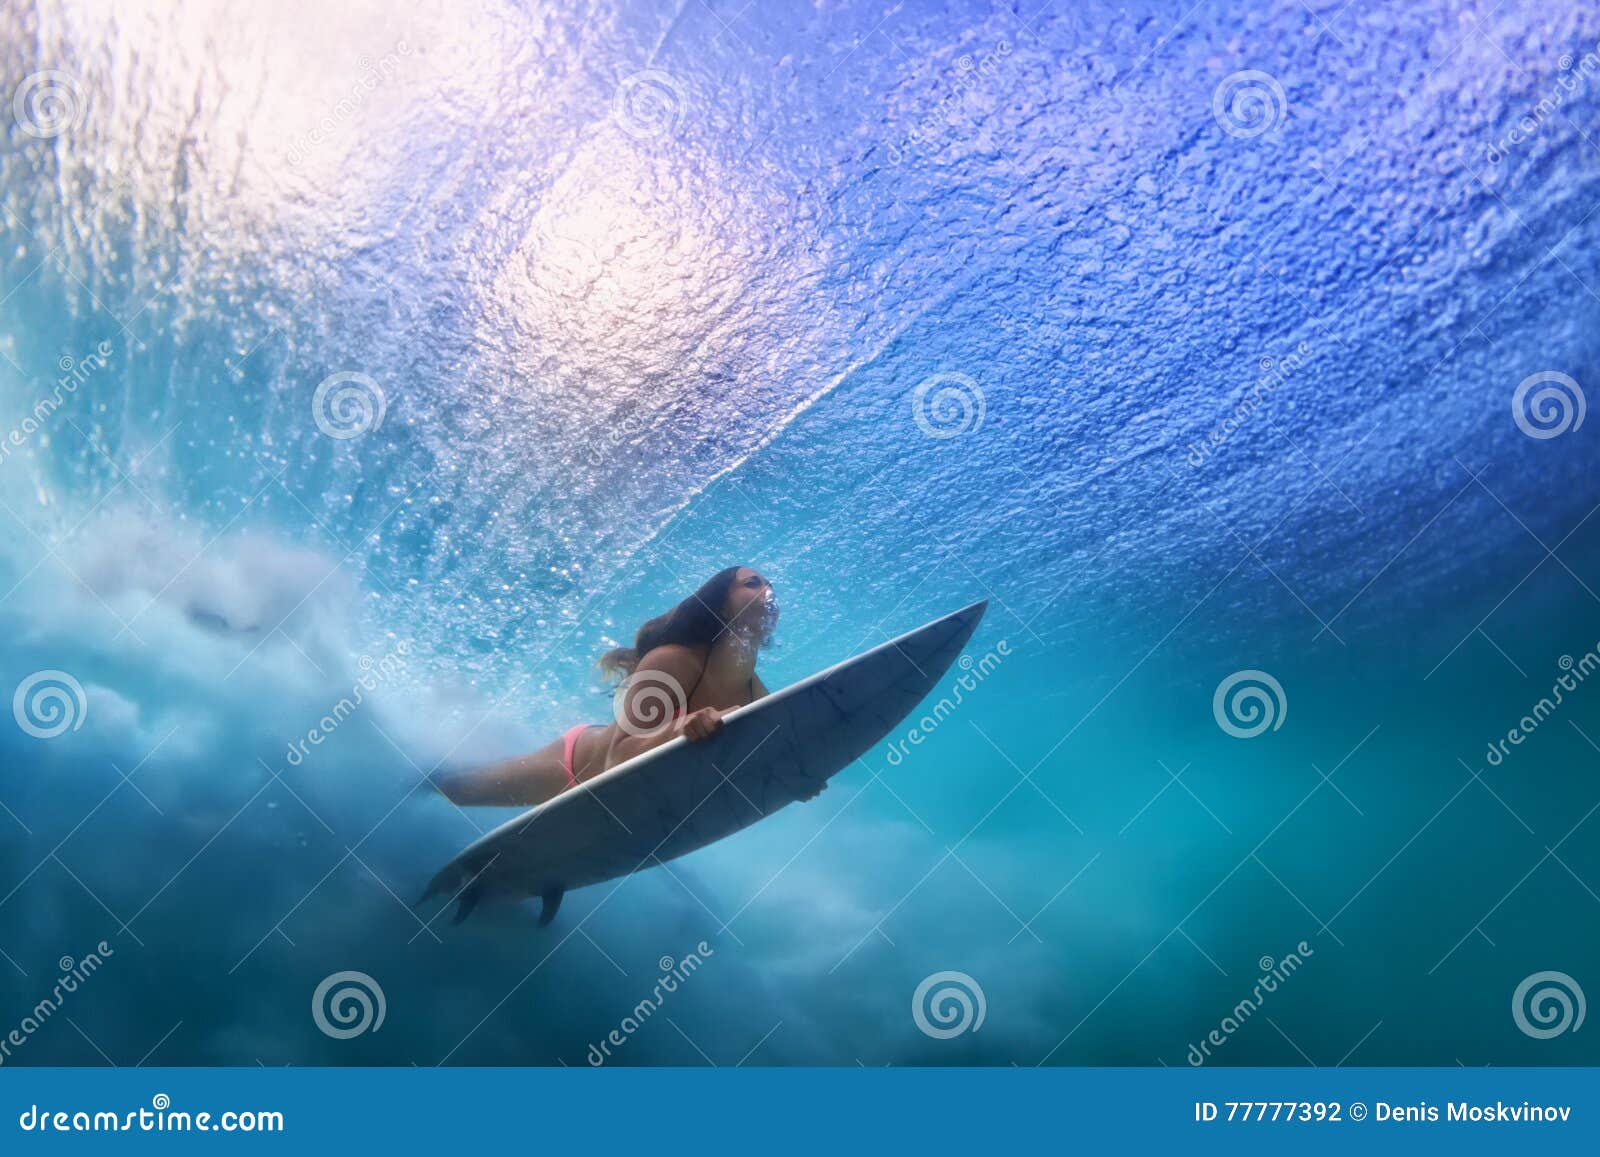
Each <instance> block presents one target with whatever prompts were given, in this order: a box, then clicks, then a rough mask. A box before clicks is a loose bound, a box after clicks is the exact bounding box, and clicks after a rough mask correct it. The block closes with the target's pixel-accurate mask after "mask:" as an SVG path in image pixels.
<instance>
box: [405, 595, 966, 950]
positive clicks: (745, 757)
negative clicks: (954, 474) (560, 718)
mask: <svg viewBox="0 0 1600 1157" xmlns="http://www.w3.org/2000/svg"><path fill="white" fill-rule="evenodd" d="M987 605H988V604H987V603H974V604H973V605H972V606H969V607H965V608H963V609H962V610H959V611H956V612H955V613H954V614H951V615H946V616H945V617H944V618H941V619H935V620H934V621H933V622H931V623H928V624H927V625H926V626H922V627H918V628H917V629H916V630H914V631H910V632H908V633H907V634H904V635H901V636H900V637H899V638H897V639H891V640H890V641H889V642H887V643H883V644H881V645H880V646H877V647H874V648H872V649H871V650H870V651H864V652H862V653H861V654H859V655H857V656H856V657H855V658H853V659H846V660H845V661H844V662H842V663H840V664H838V665H837V666H833V667H830V668H828V669H827V670H826V671H821V672H818V673H817V674H815V675H812V676H811V677H810V678H808V679H802V680H801V681H800V682H798V683H795V684H793V685H791V686H789V687H785V688H783V690H781V691H775V692H773V693H772V694H770V695H768V696H766V697H765V698H762V699H758V700H757V701H756V702H754V703H751V704H748V705H747V706H744V707H739V708H736V709H734V710H732V711H730V712H728V713H727V715H725V716H724V717H723V725H722V728H721V729H720V730H719V731H718V732H717V733H716V734H714V735H712V736H711V737H710V738H708V739H704V740H701V741H700V742H698V743H691V742H690V741H689V740H687V739H683V738H678V739H672V740H669V741H668V742H666V743H663V744H662V745H661V746H660V747H657V748H653V749H652V750H650V751H647V752H645V753H644V754H642V755H638V756H635V757H634V758H633V759H630V760H628V761H627V762H626V763H621V764H618V765H617V766H616V767H613V768H611V769H610V770H609V771H605V772H602V773H601V774H599V775H597V776H595V777H594V778H593V779H589V780H585V781H584V782H583V783H580V784H579V785H578V786H577V787H574V788H569V789H568V790H567V791H564V792H562V793H561V794H560V795H558V796H556V797H555V798H554V799H552V800H549V801H547V802H545V803H543V804H540V805H539V806H538V807H536V808H533V809H532V810H530V811H527V812H524V813H523V814H522V815H520V816H517V817H516V818H515V819H512V820H509V821H508V822H506V823H504V824H502V825H501V826H500V827H498V828H496V829H495V830H494V831H492V832H490V833H488V834H487V835H485V836H483V837H482V838H481V839H479V840H477V841H476V842H475V843H473V844H472V845H471V846H469V847H468V848H467V849H466V850H465V851H463V852H462V853H461V854H460V855H458V856H457V857H456V858H455V859H453V860H451V861H450V863H448V864H446V865H445V866H444V868H443V869H441V870H440V872H439V873H438V874H437V875H436V876H435V877H434V879H433V882H432V883H431V884H430V885H429V887H428V891H427V893H426V894H425V895H424V896H423V899H424V900H426V899H428V898H429V897H431V896H436V895H445V896H449V897H452V898H454V899H456V900H457V901H458V902H459V905H460V906H459V908H458V909H457V912H456V917H455V919H456V921H457V922H460V921H461V920H463V919H465V918H466V915H467V914H468V913H469V912H470V911H471V910H472V909H473V908H474V907H475V906H476V905H477V904H478V903H479V902H481V901H484V900H491V899H507V900H520V899H526V898H529V897H532V896H539V897H542V898H543V900H544V911H543V913H542V915H541V917H540V923H541V924H547V923H549V922H550V920H551V919H552V918H553V917H554V915H555V910H556V908H557V906H558V905H559V904H560V903H561V897H562V895H563V894H564V893H565V892H566V891H567V890H568V889H571V888H582V887H585V886H587V885H589V884H598V883H601V882H603V881H606V880H611V879H615V878H617V877H618V876H626V875H628V874H630V873H632V872H637V871H640V870H642V869H644V868H648V867H651V866H653V865H655V864H657V863H659V862H662V861H666V860H670V859H672V858H673V857H675V856H681V855H684V854H686V853H688V852H692V851H695V850H696V849H698V848H703V847H705V846H706V845H707V844H710V843H713V842H715V841H717V840H720V839H722V838H723V837H725V836H730V835H732V834H733V833H734V832H737V831H739V830H741V829H743V828H746V827H748V826H750V825H751V824H753V823H755V822H756V821H757V820H760V819H764V818H765V817H767V816H770V815H772V814H773V813H774V812H776V811H778V810H779V809H780V808H783V807H785V806H787V805H788V804H791V803H793V802H795V801H796V800H798V799H801V798H804V797H805V796H808V795H810V794H812V793H813V792H814V791H816V790H817V789H818V788H819V786H820V785H821V784H822V783H823V782H824V781H826V780H827V779H828V778H829V777H830V776H833V775H835V774H837V773H838V772H840V771H842V770H843V769H844V768H846V767H848V766H850V765H851V764H852V763H854V762H855V761H856V760H857V759H858V758H860V756H862V755H863V754H865V753H866V751H867V750H868V749H869V748H871V747H872V745H873V744H875V743H877V742H878V741H879V740H881V739H883V738H884V736H886V735H888V734H889V732H890V731H892V730H893V729H894V727H895V726H896V725H897V724H899V722H900V721H901V720H902V719H904V718H905V717H906V716H907V715H908V714H910V713H911V711H912V709H913V708H915V707H916V706H917V704H918V703H920V702H921V701H922V699H923V697H924V696H925V695H927V693H928V692H929V691H931V690H932V689H933V687H934V685H935V684H936V683H938V681H939V680H940V679H941V678H942V677H943V676H944V673H945V671H947V670H948V669H949V667H950V664H951V663H953V662H954V661H955V658H956V656H957V655H958V654H960V652H961V648H962V647H964V646H966V643H967V640H968V639H970V638H971V637H972V632H973V631H974V630H976V629H977V626H978V621H979V620H980V619H981V618H982V617H983V612H984V609H985V608H986V607H987Z"/></svg>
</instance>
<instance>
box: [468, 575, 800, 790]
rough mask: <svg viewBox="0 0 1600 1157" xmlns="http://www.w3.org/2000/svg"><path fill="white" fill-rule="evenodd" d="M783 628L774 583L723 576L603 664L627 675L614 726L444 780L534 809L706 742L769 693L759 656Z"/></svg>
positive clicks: (572, 733)
mask: <svg viewBox="0 0 1600 1157" xmlns="http://www.w3.org/2000/svg"><path fill="white" fill-rule="evenodd" d="M777 622H778V604H777V602H776V601H775V600H774V599H773V597H772V586H771V584H769V583H768V582H767V580H766V579H764V578H762V577H761V575H759V574H757V573H756V572H755V571H754V570H752V569H751V568H749V567H747V566H731V567H729V568H728V569H727V570H724V571H719V572H717V573H716V574H715V575H713V576H712V577H711V578H710V579H709V580H708V581H707V582H706V583H705V585H703V586H702V587H701V588H700V589H699V590H697V591H695V592H694V594H692V595H690V596H689V597H688V598H686V599H684V600H683V601H682V602H681V603H679V604H678V605H677V606H675V607H673V608H672V609H671V610H670V611H668V612H667V613H666V614H664V615H659V616H657V617H656V618H653V619H651V620H650V621H649V622H647V623H646V624H645V625H644V626H642V627H640V628H639V631H638V634H636V635H635V636H634V640H633V646H632V647H619V648H617V649H616V650H614V651H608V652H606V653H605V654H604V655H602V656H601V657H600V667H601V669H602V670H603V671H606V672H608V673H612V672H615V673H620V674H621V675H623V676H624V678H623V681H622V684H621V686H620V687H618V688H617V694H616V698H615V700H614V701H613V705H614V714H615V719H614V720H613V722H611V723H604V724H601V723H595V724H583V723H580V724H579V725H578V726H576V727H574V728H572V729H571V730H569V731H568V732H567V733H566V734H565V735H563V736H562V737H561V738H560V739H556V740H553V741H552V742H550V743H547V744H546V745H545V746H544V747H541V748H540V749H539V750H538V751H535V752H534V753H533V754H531V755H523V756H519V757H517V758H516V759H507V760H503V761H502V762H500V763H495V764H491V765H489V766H488V767H482V768H476V769H474V770H472V771H466V772H455V773H451V774H448V775H445V776H442V777H440V779H439V789H440V790H441V791H442V792H444V794H445V795H446V796H448V797H449V798H450V799H451V800H453V801H455V802H456V803H458V804H501V805H514V806H521V807H528V806H532V805H533V804H539V803H543V802H544V801H545V800H547V799H550V798H551V797H552V796H556V795H559V794H560V793H561V792H563V791H566V790H567V789H568V788H569V787H574V786H576V785H577V784H579V783H582V782H583V781H584V780H586V779H590V778H592V777H594V776H596V775H599V774H600V773H601V772H602V771H605V770H606V769H607V768H611V767H615V766H616V765H617V764H619V763H622V762H623V761H625V760H628V759H632V758H633V757H634V756H636V755H638V754H640V753H641V752H645V751H649V750H650V749H651V748H653V747H659V746H660V745H661V744H663V743H665V742H667V740H669V739H673V738H675V737H677V736H679V735H682V736H684V737H685V738H687V739H689V740H692V741H694V742H698V741H700V740H702V739H705V738H706V737H707V736H709V735H712V734H715V732H716V731H717V729H718V728H720V727H721V726H722V714H723V712H725V711H731V710H732V709H733V708H735V707H743V706H744V705H745V704H746V703H751V702H753V701H755V700H757V699H759V698H761V697H762V696H763V695H765V694H766V693H767V689H766V687H765V686H764V685H763V684H762V682H761V679H760V677H759V676H757V675H756V653H757V652H758V651H759V650H760V649H761V648H762V647H763V646H764V645H765V644H766V642H767V640H768V639H769V638H770V637H771V635H772V629H773V627H775V626H776V625H777Z"/></svg>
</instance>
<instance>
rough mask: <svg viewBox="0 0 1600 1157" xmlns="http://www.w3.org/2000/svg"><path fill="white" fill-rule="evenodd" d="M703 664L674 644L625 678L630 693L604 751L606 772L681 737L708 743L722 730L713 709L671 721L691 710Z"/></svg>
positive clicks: (652, 654) (624, 697) (619, 709)
mask: <svg viewBox="0 0 1600 1157" xmlns="http://www.w3.org/2000/svg"><path fill="white" fill-rule="evenodd" d="M704 666H705V665H704V663H703V662H702V661H701V659H700V657H699V656H698V655H696V654H695V653H694V652H693V651H692V650H690V649H689V648H688V647H680V646H677V645H676V644H673V645H669V646H665V647H657V648H655V649H654V650H653V651H651V652H650V653H649V654H647V655H646V656H645V657H644V658H643V659H641V660H640V661H639V665H638V666H637V667H636V668H634V671H633V674H631V675H629V676H628V678H627V679H626V680H624V686H625V687H626V691H625V692H624V694H623V695H622V697H621V698H622V701H621V703H620V704H619V705H618V707H617V712H616V726H614V727H613V728H612V731H611V747H610V748H609V749H608V750H607V751H606V764H605V765H606V767H607V768H608V769H609V768H613V767H615V766H617V764H619V763H623V762H625V761H626V760H629V759H632V758H633V757H634V756H636V755H642V754H643V753H644V752H646V751H649V750H651V749H652V748H656V747H660V746H661V745H662V744H663V743H665V742H666V741H667V740H669V739H674V738H676V737H677V736H678V735H680V734H686V735H688V736H689V738H691V739H704V738H705V737H706V736H707V735H709V734H711V732H713V731H715V730H716V729H717V727H718V726H720V724H721V722H722V715H721V713H720V712H718V711H716V710H714V709H713V708H710V707H706V708H702V709H701V710H699V711H694V712H690V713H689V714H688V715H684V716H679V717H678V718H673V716H674V714H675V713H676V712H678V711H679V710H684V709H687V708H688V706H689V694H690V691H691V689H692V688H693V687H694V686H695V685H696V684H697V683H699V681H700V676H701V674H702V672H703V671H704Z"/></svg>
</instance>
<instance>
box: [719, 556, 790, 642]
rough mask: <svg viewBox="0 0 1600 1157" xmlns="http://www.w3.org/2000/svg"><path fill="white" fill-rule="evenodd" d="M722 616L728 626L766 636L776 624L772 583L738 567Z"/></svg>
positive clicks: (776, 613) (754, 572)
mask: <svg viewBox="0 0 1600 1157" xmlns="http://www.w3.org/2000/svg"><path fill="white" fill-rule="evenodd" d="M722 617H723V619H724V620H726V622H727V623H728V625H729V626H730V627H734V628H735V629H737V630H739V631H741V632H748V633H749V634H752V635H754V636H756V637H757V638H760V639H766V638H767V637H768V636H769V635H771V634H772V630H773V628H774V627H776V626H777V625H778V600H777V599H775V598H774V597H773V595H772V584H771V583H769V582H767V580H766V579H764V578H762V577H761V574H760V572H758V571H755V570H752V569H751V568H750V567H747V566H742V567H740V568H739V573H738V574H736V575H734V576H733V586H731V587H729V588H728V601H727V602H726V603H724V604H723V608H722Z"/></svg>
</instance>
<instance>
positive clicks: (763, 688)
mask: <svg viewBox="0 0 1600 1157" xmlns="http://www.w3.org/2000/svg"><path fill="white" fill-rule="evenodd" d="M750 690H752V691H754V692H755V699H752V700H750V702H752V703H754V702H755V701H756V699H765V698H766V697H767V696H768V695H771V694H772V692H771V691H768V690H767V685H766V684H765V683H763V682H762V681H761V676H760V675H755V674H752V675H751V676H750Z"/></svg>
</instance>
